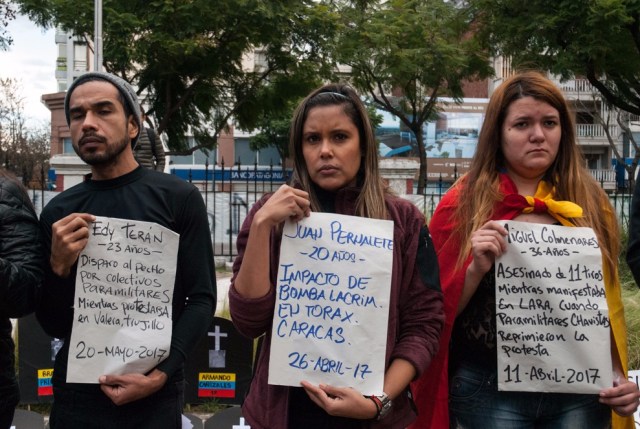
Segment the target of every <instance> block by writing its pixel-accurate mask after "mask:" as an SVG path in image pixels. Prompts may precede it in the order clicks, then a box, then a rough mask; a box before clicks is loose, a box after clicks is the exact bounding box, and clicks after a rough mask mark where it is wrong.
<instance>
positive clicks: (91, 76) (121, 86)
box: [64, 72, 142, 146]
mask: <svg viewBox="0 0 640 429" xmlns="http://www.w3.org/2000/svg"><path fill="white" fill-rule="evenodd" d="M89 80H104V81H106V82H109V83H110V84H112V85H113V86H115V87H116V88H117V89H118V91H119V92H120V94H122V96H123V97H124V101H125V103H127V106H128V108H129V111H131V112H132V113H133V119H134V121H135V122H136V124H137V125H138V135H136V136H135V137H134V138H133V139H132V141H131V145H132V146H135V144H136V142H137V141H138V137H139V136H140V132H141V131H142V114H141V111H140V103H139V102H138V96H137V94H136V91H135V90H134V89H133V87H132V86H131V85H130V84H129V82H127V81H125V80H124V79H122V78H120V77H118V76H116V75H113V74H111V73H105V72H89V73H85V74H83V75H81V76H79V77H78V78H76V80H74V81H73V83H72V84H71V86H70V87H69V89H67V95H66V96H65V98H64V114H65V116H66V117H67V125H70V123H71V118H70V116H69V101H70V99H71V93H73V90H74V89H76V88H77V87H78V86H79V85H81V84H83V83H85V82H87V81H89Z"/></svg>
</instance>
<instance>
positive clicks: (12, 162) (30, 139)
mask: <svg viewBox="0 0 640 429" xmlns="http://www.w3.org/2000/svg"><path fill="white" fill-rule="evenodd" d="M49 134H50V130H49V128H48V126H46V127H45V126H43V127H39V128H33V129H31V128H27V127H26V126H25V116H24V102H23V97H22V96H21V86H20V84H19V83H18V81H17V80H16V79H12V78H6V79H3V78H0V166H2V167H4V168H6V169H7V170H9V171H11V172H12V173H14V174H15V175H16V176H18V177H21V178H22V181H23V183H24V184H25V185H26V184H29V182H32V181H34V180H37V181H39V180H40V177H39V175H40V171H46V170H47V169H48V162H49Z"/></svg>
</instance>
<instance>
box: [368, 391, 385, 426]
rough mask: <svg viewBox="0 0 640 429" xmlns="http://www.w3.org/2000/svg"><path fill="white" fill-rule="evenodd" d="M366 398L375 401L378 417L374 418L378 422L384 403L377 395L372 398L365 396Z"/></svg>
mask: <svg viewBox="0 0 640 429" xmlns="http://www.w3.org/2000/svg"><path fill="white" fill-rule="evenodd" d="M365 398H368V399H371V400H372V401H373V403H374V404H375V406H376V415H375V417H374V418H373V419H374V420H377V419H378V418H380V411H382V401H381V400H380V398H378V397H377V396H375V395H371V396H365Z"/></svg>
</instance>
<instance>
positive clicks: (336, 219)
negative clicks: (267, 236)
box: [269, 213, 394, 395]
mask: <svg viewBox="0 0 640 429" xmlns="http://www.w3.org/2000/svg"><path fill="white" fill-rule="evenodd" d="M393 246H394V243H393V222H391V221H383V220H375V219H366V218H361V217H353V216H342V215H335V214H329V213H312V214H311V216H310V217H308V218H305V219H304V220H302V221H300V222H298V223H291V222H287V223H286V224H285V227H284V231H283V237H282V246H281V250H280V267H279V270H278V279H277V284H276V291H277V296H276V304H275V312H274V318H273V332H272V344H271V358H270V363H269V383H270V384H279V385H285V386H300V381H302V380H307V381H309V382H311V383H315V384H319V383H325V384H331V385H335V386H350V387H354V388H356V389H358V390H359V391H360V392H362V393H363V394H367V395H368V394H380V393H381V392H382V388H383V382H384V369H385V351H386V341H387V323H388V319H389V295H390V290H391V269H392V262H393Z"/></svg>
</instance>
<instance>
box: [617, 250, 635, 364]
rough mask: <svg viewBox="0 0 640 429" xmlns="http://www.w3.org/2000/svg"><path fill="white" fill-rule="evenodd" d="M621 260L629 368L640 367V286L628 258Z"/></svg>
mask: <svg viewBox="0 0 640 429" xmlns="http://www.w3.org/2000/svg"><path fill="white" fill-rule="evenodd" d="M621 259H622V260H621V261H620V286H621V288H622V302H623V304H624V318H625V321H626V322H627V338H628V348H629V369H636V370H637V369H640V288H638V286H637V285H636V282H635V280H634V279H633V275H632V274H631V271H630V270H629V267H628V266H627V262H626V260H624V258H621Z"/></svg>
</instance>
